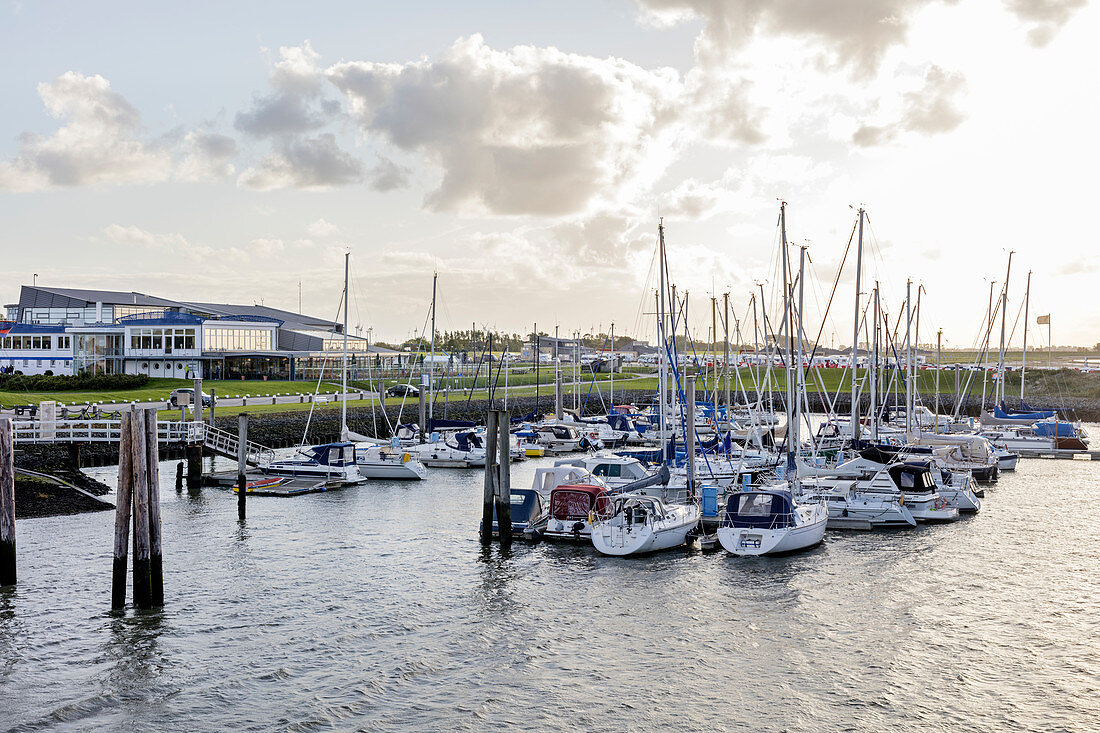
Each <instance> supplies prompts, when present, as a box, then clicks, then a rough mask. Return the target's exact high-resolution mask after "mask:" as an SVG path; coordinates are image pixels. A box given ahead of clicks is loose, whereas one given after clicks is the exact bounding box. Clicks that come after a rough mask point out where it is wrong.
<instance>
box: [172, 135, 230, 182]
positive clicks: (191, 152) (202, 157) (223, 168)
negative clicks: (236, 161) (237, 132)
mask: <svg viewBox="0 0 1100 733" xmlns="http://www.w3.org/2000/svg"><path fill="white" fill-rule="evenodd" d="M184 142H185V149H186V151H187V152H186V153H185V155H184V157H183V159H182V160H181V161H180V162H179V165H178V166H177V168H176V172H175V177H176V178H178V179H180V180H183V181H191V182H197V181H211V180H220V179H225V178H228V177H230V176H232V175H233V172H234V170H236V169H235V167H234V166H233V164H232V163H230V162H229V161H230V160H231V159H232V158H233V156H234V155H236V154H237V143H236V141H235V140H234V139H233V138H231V137H228V136H226V135H219V134H217V133H212V132H202V131H199V130H192V131H191V132H188V133H187V134H186V135H185V136H184Z"/></svg>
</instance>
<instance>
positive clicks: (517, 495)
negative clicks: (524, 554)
mask: <svg viewBox="0 0 1100 733" xmlns="http://www.w3.org/2000/svg"><path fill="white" fill-rule="evenodd" d="M508 512H509V514H510V515H511V516H510V519H511V525H512V537H523V538H525V539H531V540H534V539H538V538H539V537H541V535H542V532H541V530H539V529H538V528H537V525H538V522H539V519H540V518H541V517H542V514H543V508H542V496H541V495H539V492H537V491H535V490H534V489H512V491H511V494H510V496H509V505H508ZM481 531H482V532H484V531H485V523H484V520H482V525H481ZM490 531H491V532H492V533H493V536H494V537H496V536H499V534H500V527H499V526H498V519H497V510H496V506H495V505H494V506H493V526H492V528H491V530H490Z"/></svg>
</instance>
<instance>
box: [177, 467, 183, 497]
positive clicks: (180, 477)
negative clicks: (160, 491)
mask: <svg viewBox="0 0 1100 733" xmlns="http://www.w3.org/2000/svg"><path fill="white" fill-rule="evenodd" d="M176 491H183V461H179V462H178V463H176Z"/></svg>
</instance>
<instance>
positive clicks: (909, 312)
mask: <svg viewBox="0 0 1100 733" xmlns="http://www.w3.org/2000/svg"><path fill="white" fill-rule="evenodd" d="M912 285H913V281H912V280H906V281H905V434H906V435H907V436H908V435H909V431H910V430H912V429H913V411H912V410H911V409H910V407H909V402H910V399H911V398H912V396H913V389H912V387H913V376H912V373H911V372H912V369H913V356H912V354H911V353H910V341H909V326H910V324H911V323H912V322H913V309H912V307H911V306H910V299H911V297H912V293H911V290H912ZM894 404H897V403H896V402H895V403H894Z"/></svg>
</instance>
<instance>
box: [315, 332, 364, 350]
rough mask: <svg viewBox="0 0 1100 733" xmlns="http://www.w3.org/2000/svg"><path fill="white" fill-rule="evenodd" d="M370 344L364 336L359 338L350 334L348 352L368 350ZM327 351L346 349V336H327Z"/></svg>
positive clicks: (325, 346)
mask: <svg viewBox="0 0 1100 733" xmlns="http://www.w3.org/2000/svg"><path fill="white" fill-rule="evenodd" d="M369 346H370V344H369V343H367V340H366V339H364V338H357V337H355V336H350V335H349V336H348V352H349V353H350V352H352V351H366V350H367V349H368V348H369ZM324 349H325V351H341V352H342V351H343V350H344V337H343V336H336V337H335V338H326V339H325V345H324Z"/></svg>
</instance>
